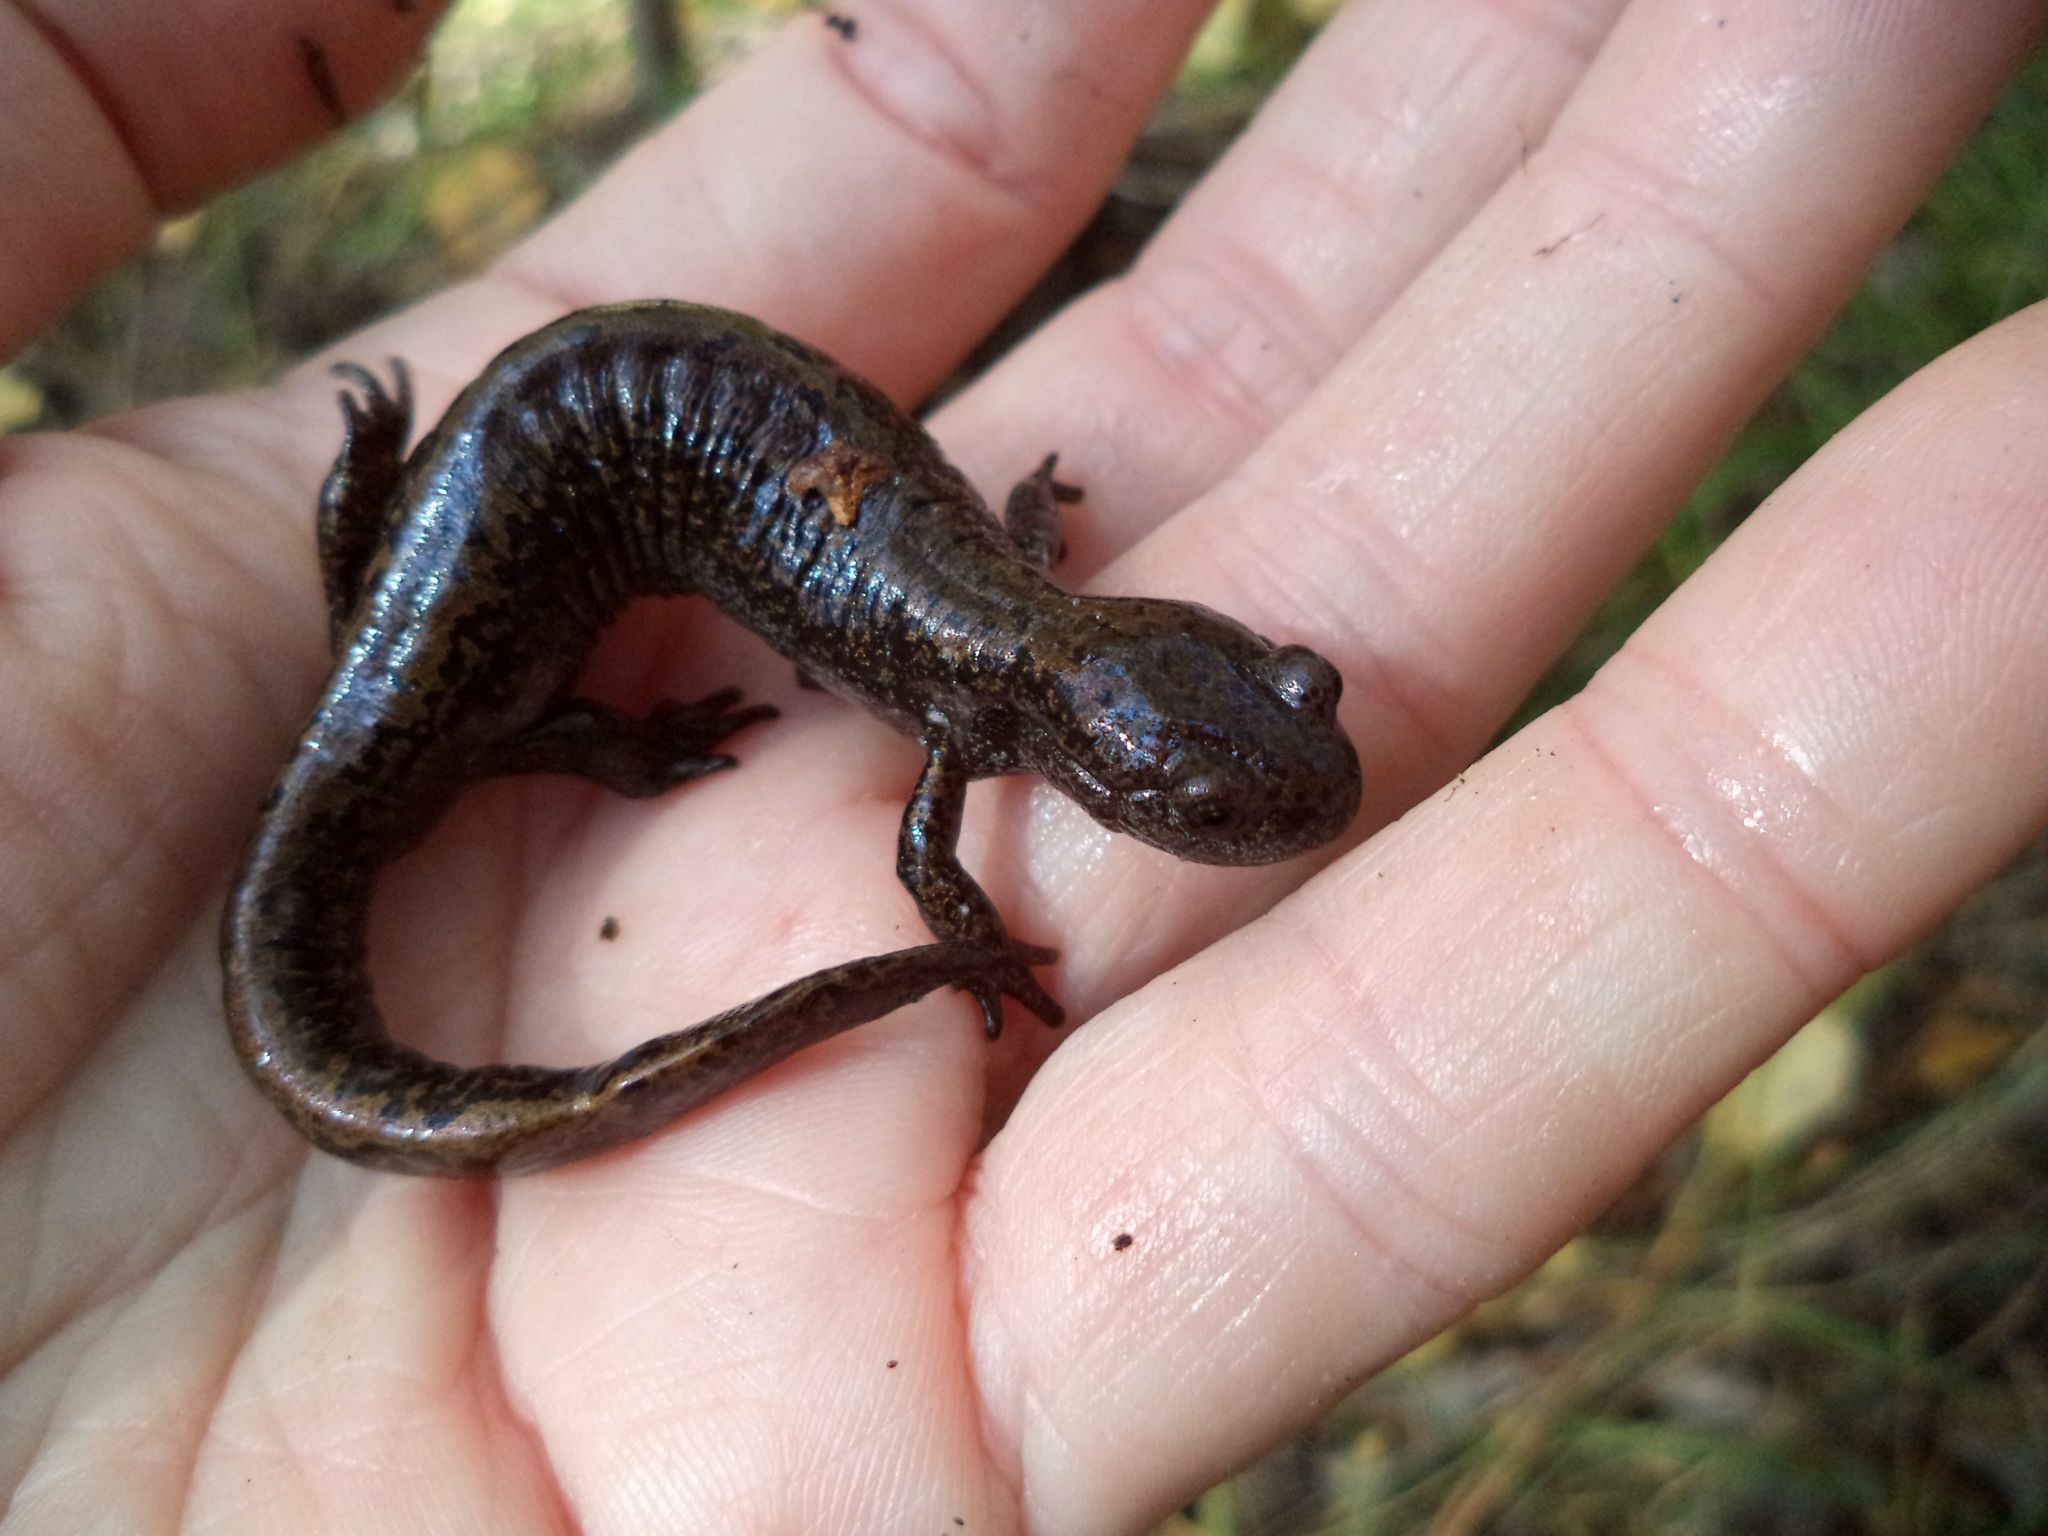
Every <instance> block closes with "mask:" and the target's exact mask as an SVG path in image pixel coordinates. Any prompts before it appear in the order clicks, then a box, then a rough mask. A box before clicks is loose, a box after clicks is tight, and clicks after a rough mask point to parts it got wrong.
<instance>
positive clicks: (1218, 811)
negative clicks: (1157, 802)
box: [1173, 773, 1240, 833]
mask: <svg viewBox="0 0 2048 1536" xmlns="http://www.w3.org/2000/svg"><path fill="white" fill-rule="evenodd" d="M1173 807H1174V810H1175V812H1176V813H1177V814H1178V815H1179V817H1180V821H1181V824H1182V825H1183V826H1186V827H1191V828H1193V829H1194V830H1195V831H1198V832H1209V833H1221V832H1227V831H1229V830H1230V829H1231V828H1232V827H1234V826H1236V825H1237V823H1238V820H1239V816H1240V810H1239V807H1238V806H1237V804H1236V802H1235V801H1234V800H1233V799H1232V798H1231V795H1230V789H1229V786H1228V785H1226V784H1225V783H1224V782H1223V780H1222V779H1221V778H1219V777H1217V776H1216V775H1214V774H1208V773H1196V774H1190V775H1189V776H1188V777H1187V778H1185V779H1182V780H1181V781H1180V782H1179V783H1177V784H1175V785H1174V786H1173Z"/></svg>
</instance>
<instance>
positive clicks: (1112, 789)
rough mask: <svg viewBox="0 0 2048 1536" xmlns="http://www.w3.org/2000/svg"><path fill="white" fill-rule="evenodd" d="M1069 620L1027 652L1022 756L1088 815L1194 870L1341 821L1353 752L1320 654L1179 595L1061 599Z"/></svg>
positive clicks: (1300, 849) (1285, 846) (1336, 686)
mask: <svg viewBox="0 0 2048 1536" xmlns="http://www.w3.org/2000/svg"><path fill="white" fill-rule="evenodd" d="M1074 620H1075V622H1074V623H1073V625H1072V627H1071V628H1069V629H1067V631H1066V633H1065V634H1064V635H1063V636H1061V638H1060V642H1059V644H1058V645H1057V646H1056V647H1054V648H1052V649H1054V650H1057V652H1058V653H1059V654H1058V656H1057V657H1056V658H1055V657H1054V656H1053V655H1052V654H1049V653H1048V654H1041V656H1040V657H1039V660H1040V662H1041V664H1042V665H1043V666H1044V670H1043V672H1042V674H1041V675H1042V676H1043V677H1044V678H1045V679H1046V687H1045V688H1044V689H1043V691H1042V693H1041V697H1042V698H1044V699H1045V701H1046V704H1047V714H1048V716H1049V718H1042V719H1041V720H1039V721H1038V722H1037V723H1038V725H1039V727H1040V731H1039V732H1037V733H1034V735H1035V737H1036V740H1035V741H1034V750H1033V751H1032V752H1031V756H1032V758H1033V762H1032V764H1031V766H1032V768H1033V769H1034V770H1035V771H1037V772H1038V773H1041V774H1043V775H1044V776H1045V777H1046V778H1047V779H1049V780H1051V781H1052V782H1053V783H1054V784H1056V785H1058V786H1059V787H1060V788H1061V789H1062V790H1064V791H1065V792H1066V793H1067V794H1068V795H1069V796H1071V797H1072V798H1073V799H1074V800H1076V801H1078V802H1079V803H1080V804H1081V805H1082V806H1084V807H1085V808H1086V809H1087V810H1088V812H1089V814H1090V815H1092V816H1093V817H1094V818H1095V819H1096V820H1097V821H1099V822H1101V823H1102V824H1103V825H1104V826H1106V827H1109V828H1112V829H1113V830H1115V831H1118V832H1128V833H1129V834H1130V835H1131V836H1133V837H1136V838H1139V839H1141V840H1142V841H1144V842H1147V843H1150V844H1152V845H1153V846H1154V847H1155V848H1163V849H1165V850H1166V851H1167V852H1168V853H1171V854H1175V855H1177V856H1179V857H1180V858H1183V859H1191V860H1194V861H1195V862H1197V863H1202V864H1269V863H1273V862H1275V861H1277V860H1280V859H1286V858H1292V857H1293V856H1294V855H1296V854H1298V853H1305V852H1307V851H1308V850H1309V849H1311V848H1315V847H1318V846H1320V845H1321V844H1323V843H1326V842H1329V841H1330V840H1331V839H1332V838H1334V837H1336V836H1337V835H1338V834H1339V833H1341V832H1342V831H1343V830H1344V829H1345V827H1347V826H1349V825H1350V823H1351V819H1352V817H1353V816H1355V815H1357V813H1358V804H1359V798H1360V794H1361V784H1360V776H1359V766H1358V753H1357V752H1356V751H1355V750H1354V749H1353V747H1352V745H1351V739H1350V737H1348V736H1346V735H1345V734H1344V728H1343V726H1341V725H1340V724H1339V723H1338V721H1337V699H1338V696H1339V695H1340V694H1341V693H1342V691H1343V680H1342V679H1341V678H1340V677H1339V676H1338V675H1337V669H1336V668H1335V667H1333V666H1331V665H1330V663H1329V662H1327V661H1325V660H1324V659H1323V658H1322V657H1320V656H1318V655H1317V654H1316V653H1315V652H1314V651H1311V650H1309V649H1307V648H1306V647H1305V646H1299V645H1281V646H1276V645H1273V644H1272V643H1271V642H1270V641H1267V640H1265V639H1263V638H1261V637H1260V636H1258V635H1255V634H1253V633H1252V632H1251V631H1250V630H1249V629H1247V628H1245V627H1244V626H1243V625H1242V624H1239V623H1238V622H1237V621H1236V620H1234V619H1228V618H1225V617H1224V616H1223V615H1222V614H1220V613H1216V612H1213V611H1212V610H1210V609H1207V608H1204V607H1201V606H1199V605H1198V604H1194V603H1179V602H1168V601H1165V600H1161V599H1147V598H1111V599H1104V598H1077V599H1076V600H1075V609H1074ZM1045 663H1051V664H1050V665H1044V664H1045Z"/></svg>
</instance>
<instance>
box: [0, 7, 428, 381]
mask: <svg viewBox="0 0 2048 1536" xmlns="http://www.w3.org/2000/svg"><path fill="white" fill-rule="evenodd" d="M444 4H445V0H420V3H412V0H407V3H404V4H400V3H398V0H385V3H383V4H377V5H370V6H365V7H363V8H361V10H360V11H359V12H358V13H354V14H352V16H351V19H350V20H349V21H348V22H347V24H346V25H343V24H341V23H338V22H337V21H336V20H335V17H334V14H333V7H332V6H327V5H321V4H318V3H316V0H286V3H282V4H272V3H263V4H256V3H251V0H182V3H179V4H171V5H110V4H93V3H86V0H58V3H55V4H42V5H31V6H28V7H13V6H10V7H6V8H4V9H0V145H4V146H5V147H4V148H0V207H5V208H7V209H8V210H9V211H10V212H9V217H8V218H6V219H4V220H0V358H4V357H6V356H8V355H10V354H11V353H12V352H13V351H14V350H15V349H16V348H17V347H19V346H20V345H21V344H22V343H23V342H24V341H26V340H27V339H28V338H29V337H30V336H32V335H34V334H35V332H36V331H37V329H39V328H40V327H41V326H42V325H43V324H44V323H45V322H47V321H48V320H49V319H50V318H51V317H52V316H53V315H54V314H56V312H57V311H58V310H59V309H61V308H62V307H63V306H64V304H65V303H67V302H68V301H69V300H70V299H71V298H73V297H74V296H75V295H76V294H78V293H79V292H80V291H82V290H83V289H84V287H85V285H86V284H87V283H89V282H91V281H92V279H93V278H95V277H97V276H98V275H99V274H100V273H101V272H104V271H105V270H106V269H107V268H108V267H110V266H112V265H113V264H114V263H115V262H117V261H119V260H120V259H121V258H123V257H124V256H127V255H129V254H130V253H132V252H133V251H134V250H135V249H137V247H139V246H140V245H141V244H142V242H143V240H144V239H145V238H147V237H148V235H149V233H150V231H151V230H152V229H153V228H154V227H155V225H156V221H157V220H158V219H159V218H160V217H162V215H163V214H165V213H166V212H169V211H171V210H173V209H177V208H182V207H185V206H187V205H189V204H191V203H194V202H196V201H198V200H199V199H200V198H201V197H203V196H204V195H205V194H206V193H208V192H210V191H213V190H214V189H216V188H218V187H221V186H224V185H226V184H227V183H229V182H231V181H235V180H237V179H239V178H241V177H244V176H247V175H250V174H252V173H253V172H255V171H257V170H260V169H262V168H263V167H264V166H267V165H273V164H275V163H277V162H278V161H280V160H282V159H284V158H285V157H286V156H288V155H290V154H291V153H292V152H293V151H295V150H298V149H302V148H304V147H305V146H306V145H308V144H312V143H314V142H316V141H317V140H319V139H321V138H324V137H326V136H327V135H328V134H330V133H332V132H333V131H334V129H335V127H336V126H337V125H338V124H339V123H341V122H343V121H345V120H346V119H347V118H348V117H350V116H351V115H353V114H354V113H356V112H359V111H361V110H363V109H364V108H365V107H367V106H368V105H370V104H371V103H372V102H374V101H376V100H377V99H378V98H379V97H381V96H382V95H383V94H384V93H385V92H386V91H387V90H389V89H390V88H391V86H392V85H393V84H394V83H395V82H396V81H397V80H398V78H399V77H400V76H401V75H402V74H403V73H404V71H405V70H407V69H409V68H410V67H411V65H412V63H413V60H414V59H415V58H416V57H417V56H418V53H419V50H420V47H421V45H422V44H423V43H424V41H425V39H426V36H427V33H428V31H429V30H430V29H431V28H432V26H433V24H434V20H435V18H436V17H438V16H439V14H440V12H441V10H442V7H443V5H444Z"/></svg>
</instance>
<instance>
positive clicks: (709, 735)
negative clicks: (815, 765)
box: [488, 688, 776, 799]
mask: <svg viewBox="0 0 2048 1536" xmlns="http://www.w3.org/2000/svg"><path fill="white" fill-rule="evenodd" d="M775 715H776V710H775V708H774V706H773V705H769V704H749V705H746V706H744V707H741V706H740V691H739V689H737V688H721V689H719V690H718V692H716V693H714V694H711V695H709V696H708V697H705V698H702V699H699V700H697V702H696V703H694V704H683V703H679V702H678V701H676V700H674V699H669V700H665V701H664V702H662V703H660V704H657V705H655V706H654V708H653V709H652V710H650V711H648V713H647V714H646V715H644V716H641V717H640V718H638V719H636V718H634V717H633V716H632V715H628V714H626V713H624V712H623V711H620V710H616V709H613V708H612V707H611V706H610V705H609V704H599V703H596V702H594V701H592V700H589V699H567V700H564V701H563V702H562V703H560V704H558V705H556V706H555V708H554V709H553V710H551V711H550V712H549V713H548V714H546V715H544V716H542V717H541V719H540V720H539V721H537V722H536V723H535V724H533V725H531V726H529V727H527V729H526V730H524V731H522V732H520V734H519V735H517V736H514V737H513V738H512V739H511V740H509V741H507V742H505V743H504V744H503V745H502V746H500V747H499V748H498V750H497V753H496V754H495V755H494V756H493V757H492V759H491V761H490V763H489V765H488V771H489V772H491V773H495V774H512V773H563V774H569V775H571V776H573V777H576V778H579V779H589V780H591V781H592V782H593V783H596V784H602V785H603V786H604V787H605V788H606V789H609V790H611V791H612V792H613V793H614V794H619V795H626V796H628V797H630V798H633V799H645V798H647V797H648V796H650V795H658V794H661V793H663V792H664V791H666V790H670V789H673V788H675V787H676V786H677V785H678V784H687V783H688V782H689V781H690V780H692V779H697V778H702V777H703V776H704V775H705V774H707V773H717V772H719V771H720V770H721V769H726V768H733V767H737V766H738V763H739V759H737V758H735V757H732V756H730V755H729V754H727V753H724V752H720V751H717V750H716V748H717V747H718V746H719V744H720V743H721V742H723V741H724V740H725V738H726V737H728V736H730V735H732V734H733V732H735V731H738V730H741V729H743V728H745V727H746V726H749V725H753V724H756V723H757V722H759V721H762V720H773V719H774V718H775Z"/></svg>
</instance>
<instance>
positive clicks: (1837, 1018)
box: [1706, 999, 1863, 1163]
mask: <svg viewBox="0 0 2048 1536" xmlns="http://www.w3.org/2000/svg"><path fill="white" fill-rule="evenodd" d="M1862 1070H1863V1041H1862V1037H1861V1035H1860V1034H1859V1033H1858V1032H1857V1030H1856V1027H1855V1024H1854V1023H1853V1021H1852V1019H1851V1016H1850V1010H1849V1009H1848V1008H1847V1007H1845V1006H1844V1001H1843V1000H1841V999H1837V1000H1836V1001H1835V1002H1833V1003H1831V1004H1829V1005H1828V1006H1827V1007H1826V1008H1824V1009H1822V1010H1821V1012H1820V1014H1819V1015H1818V1016H1817V1017H1816V1018H1815V1019H1814V1020H1813V1022H1812V1023H1810V1024H1808V1025H1807V1026H1806V1027H1805V1028H1804V1029H1802V1030H1800V1031H1799V1033H1798V1034H1796V1035H1794V1036H1793V1037H1792V1038H1791V1039H1790V1040H1788V1041H1786V1042H1785V1044H1784V1045H1783V1046H1782V1047H1781V1048H1780V1049H1779V1051H1778V1053H1777V1055H1775V1056H1773V1057H1771V1059H1770V1060H1769V1061H1766V1062H1765V1063H1764V1064H1763V1065H1762V1066H1760V1067H1758V1068H1757V1069H1756V1070H1755V1071H1754V1072H1752V1073H1750V1074H1749V1076H1748V1077H1745V1078H1744V1079H1743V1080H1742V1081H1741V1082H1739V1083H1737V1084H1736V1085H1735V1090H1734V1092H1732V1093H1730V1094H1729V1095H1728V1097H1727V1098H1725V1099H1723V1100H1722V1101H1721V1102H1720V1103H1719V1104H1716V1105H1715V1106H1714V1107H1713V1109H1711V1110H1710V1111H1708V1113H1707V1121H1706V1132H1707V1146H1708V1147H1709V1149H1711V1150H1712V1151H1714V1152H1717V1153H1719V1154H1721V1155H1722V1156H1725V1157H1730V1158H1734V1159H1736V1160H1738V1161H1741V1162H1749V1163H1754V1162H1762V1161H1765V1160H1766V1159H1771V1158H1778V1157H1784V1156H1786V1155H1788V1154H1790V1153H1792V1152H1795V1151H1797V1150H1798V1149H1799V1148H1800V1147H1801V1146H1802V1145H1804V1144H1805V1143H1806V1142H1808V1141H1810V1140H1811V1139H1812V1138H1813V1137H1814V1136H1815V1135H1816V1134H1817V1133H1819V1132H1820V1131H1821V1130H1822V1129H1823V1128H1824V1127H1826V1125H1827V1124H1828V1122H1829V1121H1831V1120H1832V1119H1834V1117H1835V1116H1836V1115H1838V1114H1840V1113H1841V1112H1842V1110H1843V1109H1845V1108H1847V1106H1848V1104H1849V1102H1850V1100H1851V1099H1852V1098H1853V1097H1854V1096H1855V1092H1856V1085H1857V1081H1858V1079H1859V1078H1860V1076H1861V1075H1862Z"/></svg>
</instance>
